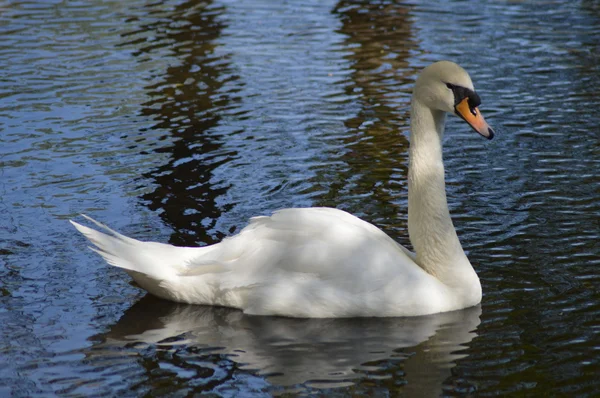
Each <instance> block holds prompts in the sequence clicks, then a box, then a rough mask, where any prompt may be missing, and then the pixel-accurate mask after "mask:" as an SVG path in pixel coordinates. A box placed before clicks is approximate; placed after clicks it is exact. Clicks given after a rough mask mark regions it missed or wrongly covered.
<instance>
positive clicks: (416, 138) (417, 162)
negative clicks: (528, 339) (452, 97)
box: [408, 98, 472, 284]
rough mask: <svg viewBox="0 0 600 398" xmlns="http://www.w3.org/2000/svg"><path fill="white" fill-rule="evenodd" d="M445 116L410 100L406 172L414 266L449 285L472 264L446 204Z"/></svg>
mask: <svg viewBox="0 0 600 398" xmlns="http://www.w3.org/2000/svg"><path fill="white" fill-rule="evenodd" d="M445 120H446V114H445V113H444V112H442V111H435V110H432V109H430V108H429V107H427V106H425V105H424V104H422V103H420V102H419V101H418V100H415V99H414V98H413V101H412V104H411V132H410V152H409V168H408V234H409V237H410V241H411V243H412V245H413V247H414V249H415V252H416V255H417V257H416V262H417V263H418V264H419V266H421V267H422V268H423V269H425V271H427V272H428V273H430V274H432V275H434V276H436V277H438V278H439V279H440V280H441V281H442V282H445V283H450V284H452V283H453V282H454V281H455V279H456V276H457V275H456V274H457V267H458V268H460V267H461V266H462V265H461V264H464V266H466V265H468V267H469V268H470V269H471V271H472V267H471V264H470V263H469V260H468V259H467V257H466V256H465V254H464V251H463V249H462V246H461V245H460V242H459V240H458V236H457V235H456V230H455V229H454V225H453V224H452V219H451V218H450V212H449V210H448V202H447V200H446V184H445V181H444V162H443V159H442V137H443V134H444V123H445Z"/></svg>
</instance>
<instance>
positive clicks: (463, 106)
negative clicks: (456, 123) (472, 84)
mask: <svg viewBox="0 0 600 398" xmlns="http://www.w3.org/2000/svg"><path fill="white" fill-rule="evenodd" d="M454 110H455V111H456V114H457V115H458V116H460V117H461V118H462V119H463V120H464V121H465V122H467V123H469V126H471V127H472V128H473V130H475V131H477V132H478V133H479V134H481V135H482V136H484V137H485V138H487V139H488V140H491V139H492V138H494V130H492V128H491V127H490V126H489V125H488V124H487V122H486V121H485V119H484V118H483V115H482V114H481V112H479V109H478V108H472V109H471V107H470V106H469V98H465V99H463V100H462V101H460V102H459V103H458V105H456V106H455V107H454Z"/></svg>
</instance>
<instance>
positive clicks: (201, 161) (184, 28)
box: [133, 0, 235, 246]
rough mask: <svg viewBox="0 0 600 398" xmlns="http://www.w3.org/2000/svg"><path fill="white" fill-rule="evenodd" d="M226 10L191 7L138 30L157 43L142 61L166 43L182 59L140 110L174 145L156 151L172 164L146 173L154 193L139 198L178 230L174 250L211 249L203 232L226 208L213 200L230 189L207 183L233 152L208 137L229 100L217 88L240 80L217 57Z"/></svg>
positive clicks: (151, 88) (175, 10)
mask: <svg viewBox="0 0 600 398" xmlns="http://www.w3.org/2000/svg"><path fill="white" fill-rule="evenodd" d="M223 12H224V8H222V7H220V8H218V7H214V6H212V5H211V3H210V2H204V1H196V0H193V1H187V2H184V3H181V4H179V5H178V6H176V7H174V8H173V10H172V12H170V13H169V15H168V16H166V17H164V18H160V19H156V20H154V21H153V22H152V23H151V24H148V25H142V26H141V28H140V31H151V32H152V33H153V34H154V35H155V40H153V42H152V43H151V44H150V45H148V46H146V47H142V48H141V50H140V51H139V54H138V56H142V55H146V54H152V56H153V57H154V56H158V55H157V54H154V50H155V49H156V48H157V45H156V44H154V43H163V45H165V46H167V45H168V46H169V48H170V51H171V53H170V54H169V56H171V57H174V58H176V59H177V60H178V61H179V62H178V63H177V65H175V66H171V67H169V68H168V69H167V70H166V72H165V73H164V75H163V76H162V77H161V81H160V82H159V83H156V84H153V85H150V86H148V87H146V89H147V90H148V94H149V96H150V97H152V100H151V101H149V102H147V103H145V104H143V106H144V108H143V110H142V114H143V115H147V116H150V117H152V118H154V120H156V121H157V124H156V125H155V126H154V127H153V128H155V129H159V130H168V131H170V136H169V140H172V142H171V143H170V144H168V145H165V146H163V147H161V148H159V149H156V152H158V153H169V154H170V160H169V161H168V162H167V163H165V164H163V165H161V166H159V167H157V168H155V169H154V170H151V171H150V172H148V173H145V174H144V178H145V179H146V180H148V179H149V180H153V181H154V182H155V183H156V189H155V190H154V191H153V192H150V193H147V194H144V195H143V196H142V199H144V200H145V201H147V203H148V207H149V208H150V209H151V210H159V209H161V210H162V212H161V213H160V216H161V218H162V219H163V220H164V221H165V222H166V223H168V224H170V225H173V227H174V229H175V230H176V231H178V232H177V233H176V234H174V235H173V236H172V237H171V239H170V243H172V244H175V245H188V246H195V245H196V244H197V242H206V243H213V242H212V241H213V238H212V237H211V236H209V235H207V234H206V232H205V231H206V230H208V229H210V227H211V226H212V225H213V224H214V222H215V220H217V219H218V218H219V216H220V215H221V212H222V211H223V210H225V209H223V208H220V207H219V206H217V204H216V203H215V198H216V197H218V196H219V195H222V194H223V193H224V192H225V191H226V190H227V187H222V186H220V187H215V186H213V185H211V182H210V180H211V177H212V171H213V170H214V169H215V168H216V167H218V166H219V165H220V164H221V163H222V162H224V161H226V160H223V159H226V158H227V157H229V156H233V155H235V154H233V153H229V154H225V153H223V152H220V153H219V149H220V148H221V146H222V143H221V140H220V137H218V136H216V135H215V134H212V135H211V134H208V131H209V130H210V129H211V128H213V127H214V126H216V125H217V124H218V123H219V120H220V116H219V112H217V111H215V109H216V108H218V107H224V106H226V105H227V104H228V103H229V101H230V98H229V97H228V96H227V95H225V94H223V93H221V90H220V89H221V87H222V86H223V84H225V83H226V82H227V80H229V79H234V78H235V77H234V76H231V75H229V76H225V78H224V77H223V76H224V74H227V70H228V64H227V61H226V60H223V59H220V58H217V57H215V56H214V55H213V53H214V48H215V40H216V39H217V38H218V37H219V36H220V35H221V32H222V30H223V29H224V25H223V23H222V22H221V21H220V20H219V18H218V17H219V15H221V14H222V13H223ZM133 33H135V32H133ZM203 221H204V222H205V224H204V225H203V224H202V222H203Z"/></svg>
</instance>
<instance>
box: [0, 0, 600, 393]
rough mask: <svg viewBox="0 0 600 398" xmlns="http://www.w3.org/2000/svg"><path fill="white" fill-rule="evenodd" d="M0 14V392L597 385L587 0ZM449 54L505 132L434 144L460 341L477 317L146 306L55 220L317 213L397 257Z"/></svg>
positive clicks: (597, 32) (220, 225)
mask: <svg viewBox="0 0 600 398" xmlns="http://www.w3.org/2000/svg"><path fill="white" fill-rule="evenodd" d="M0 8H1V9H2V12H0V33H1V34H2V40H1V41H0V62H2V66H3V67H2V73H3V74H2V78H0V214H1V216H0V323H1V324H2V326H3V329H2V330H3V333H2V334H0V358H1V359H2V360H0V395H1V396H4V395H9V394H13V395H15V396H32V395H45V396H47V395H53V394H54V395H56V394H59V395H77V394H81V395H94V394H95V395H110V394H114V393H115V392H118V393H120V395H140V394H142V393H144V392H149V390H150V389H152V391H153V392H154V393H155V394H156V395H161V394H162V395H166V394H170V393H173V392H174V391H178V392H180V393H181V394H182V395H184V394H186V393H187V392H189V391H205V392H209V391H211V392H215V393H217V394H220V395H229V396H231V395H236V393H238V392H252V393H254V394H258V395H261V394H263V395H265V396H268V395H271V394H273V393H277V392H284V391H297V392H307V391H308V392H311V393H318V392H319V391H321V390H318V389H317V388H319V387H324V388H328V389H327V390H326V391H327V393H337V394H339V395H348V394H353V393H355V394H361V393H362V394H367V393H369V394H373V395H395V394H396V393H402V392H404V393H407V395H427V394H430V393H431V394H432V395H438V394H439V393H440V391H443V393H445V394H448V395H459V394H469V393H475V394H477V395H503V394H526V395H529V394H531V395H545V394H546V395H560V394H563V395H568V396H575V395H579V396H586V395H587V396H590V395H594V394H597V391H598V390H600V384H599V381H598V378H597V374H596V373H597V369H598V367H599V366H600V363H599V361H600V359H599V358H600V357H599V356H598V355H597V352H598V335H599V329H598V327H597V319H598V318H599V317H600V295H599V294H600V293H599V291H598V289H597V286H598V284H599V283H600V274H599V272H598V265H599V264H600V246H599V245H598V241H599V237H600V232H599V231H600V224H599V220H600V207H599V202H598V197H599V196H600V180H599V174H598V172H597V170H598V168H599V166H600V160H599V159H600V136H599V135H598V134H597V131H598V126H597V125H598V120H597V117H596V114H597V109H598V107H599V106H600V102H599V101H600V97H599V96H598V95H597V93H598V92H600V74H598V73H597V69H598V67H597V66H598V64H599V63H600V58H599V54H600V8H599V6H598V2H595V1H587V0H584V1H581V2H569V1H561V0H559V1H554V2H551V3H548V4H547V5H544V6H540V5H539V4H538V3H536V2H509V3H506V2H505V3H498V2H493V1H484V2H483V4H482V7H480V8H477V9H474V8H473V7H472V6H471V3H470V2H467V1H466V0H458V1H421V2H417V3H410V4H409V3H406V2H398V1H395V2H390V1H367V0H362V1H358V2H350V1H339V2H335V1H331V2H323V1H296V0H293V1H288V2H271V1H263V0H243V1H238V0H235V1H234V0H219V1H217V0H214V1H195V0H165V1H158V2H146V1H143V0H131V1H127V2H118V1H110V0H107V1H96V0H90V1H87V2H63V3H60V4H58V3H54V2H46V1H29V0H28V1H12V2H10V3H6V2H5V3H3V4H2V6H1V7H0ZM465 10H469V12H468V13H467V12H465ZM442 58H450V59H452V60H454V61H457V62H458V63H460V64H462V65H463V66H465V67H466V69H467V70H469V71H470V72H471V74H472V76H473V79H474V83H475V86H476V87H477V89H478V91H479V93H480V95H481V97H482V102H483V104H482V111H485V113H486V116H487V119H488V121H489V122H490V123H491V124H492V125H493V126H494V127H495V129H496V131H497V132H498V136H497V138H496V139H495V140H493V141H491V142H486V141H484V140H481V139H480V138H479V137H477V136H476V135H475V134H473V133H472V132H471V131H469V129H467V128H465V126H464V125H463V124H462V123H459V121H458V120H457V119H456V118H449V123H448V126H447V134H446V136H445V142H444V146H445V154H444V156H445V165H446V178H447V184H448V187H447V188H448V200H449V205H450V207H451V211H452V215H453V219H454V222H455V224H456V227H457V230H458V232H459V236H460V238H461V242H462V244H463V246H464V247H465V249H466V250H467V252H468V255H469V257H470V259H471V261H472V263H473V264H474V265H475V267H476V270H477V272H478V274H479V275H480V277H481V279H482V284H483V290H484V299H483V303H482V309H481V316H480V318H481V323H480V324H479V326H477V332H476V333H477V338H475V339H472V338H473V336H474V333H473V332H472V331H473V330H474V329H475V327H476V325H477V324H478V323H479V313H478V312H477V313H476V314H470V315H468V314H467V315H465V314H463V315H462V316H463V317H464V318H463V319H462V320H460V319H454V320H452V319H446V316H448V317H454V316H457V317H458V316H459V315H458V314H446V315H444V316H436V317H431V318H423V319H420V320H418V319H416V320H402V319H387V320H352V321H351V320H345V321H299V320H286V319H263V318H251V317H244V316H242V315H241V314H239V313H238V312H236V311H230V310H223V309H206V308H195V307H180V306H174V305H171V304H168V303H162V302H156V301H153V300H152V299H147V298H146V299H143V300H142V301H141V302H140V303H138V304H135V303H137V302H138V301H139V299H140V297H142V296H143V294H144V293H143V292H141V291H140V290H139V289H137V288H136V287H134V286H131V285H130V284H129V283H128V282H129V279H128V278H127V277H126V276H125V275H124V274H123V273H122V272H121V271H120V270H117V269H113V268H110V267H108V266H106V265H105V264H104V263H103V262H102V261H101V260H100V259H98V258H97V257H96V256H94V255H93V254H91V253H89V252H88V251H87V250H86V248H85V245H86V242H85V241H84V240H83V239H81V238H80V237H79V236H77V235H75V233H74V231H73V230H72V229H71V228H70V226H69V224H68V223H67V222H66V219H68V218H72V217H75V216H76V215H77V214H78V213H88V214H90V215H91V216H94V217H95V218H97V219H99V220H102V221H104V222H106V223H108V224H109V225H111V226H113V227H114V228H116V229H118V230H120V231H123V232H124V233H126V234H128V235H132V236H135V237H138V238H142V239H145V240H158V241H163V242H164V241H170V242H171V243H175V244H186V245H203V244H209V243H213V242H215V241H217V240H219V239H221V238H222V237H223V236H226V235H229V234H231V233H233V232H235V231H236V230H238V229H239V228H241V227H243V226H244V225H245V223H246V220H247V219H248V218H249V217H251V216H254V215H258V214H266V213H269V212H270V211H272V210H274V209H278V208H283V207H299V206H310V205H327V206H333V207H339V208H343V209H345V210H348V211H350V212H352V213H355V214H357V215H359V216H361V217H363V218H365V219H366V220H369V221H371V222H374V223H375V224H377V225H378V226H381V227H382V228H383V229H384V230H385V231H386V232H388V233H389V234H390V235H391V236H392V237H393V238H394V239H396V240H398V241H399V242H400V243H403V244H408V239H407V235H406V233H405V230H406V214H407V212H406V199H405V198H406V166H407V149H408V141H407V131H408V123H409V121H408V119H407V118H408V108H409V107H408V104H409V97H410V90H411V87H412V83H413V81H414V79H415V77H416V73H417V71H418V70H419V69H420V68H422V67H423V66H425V65H426V64H428V63H430V62H431V61H434V60H438V59H442ZM475 311H477V310H475ZM119 318H121V319H119ZM182 318H183V319H182ZM471 323H472V325H473V326H469V327H467V325H470V324H471ZM150 324H151V325H150ZM323 330H325V331H323ZM471 339H472V340H471ZM217 346H220V347H219V349H218V350H215V348H216V347H217ZM236 350H237V351H236ZM454 350H456V351H454ZM334 359H337V360H334ZM438 360H439V361H438ZM289 383H292V384H291V385H288V384H289ZM297 383H300V384H297ZM332 386H337V388H332Z"/></svg>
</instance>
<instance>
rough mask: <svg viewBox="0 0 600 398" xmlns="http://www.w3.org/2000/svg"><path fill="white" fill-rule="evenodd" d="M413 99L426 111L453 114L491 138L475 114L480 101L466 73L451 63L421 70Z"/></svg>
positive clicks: (492, 134)
mask: <svg viewBox="0 0 600 398" xmlns="http://www.w3.org/2000/svg"><path fill="white" fill-rule="evenodd" d="M413 97H415V99H416V100H418V101H420V102H421V103H423V104H424V105H426V106H427V107H429V108H430V109H433V110H438V111H442V112H448V113H453V114H455V115H457V116H458V117H460V118H461V119H463V120H464V121H465V122H467V123H468V124H469V126H471V127H472V128H473V130H475V131H477V132H478V133H479V134H481V135H482V136H484V137H485V138H487V139H490V140H491V139H492V138H494V130H492V128H491V127H490V126H489V125H488V124H487V122H486V121H485V119H484V118H483V115H482V114H481V112H480V111H479V108H478V107H479V105H480V103H481V99H480V98H479V95H478V94H477V93H476V92H475V87H473V82H472V81H471V78H470V77H469V74H468V73H467V72H466V71H465V70H464V69H463V68H461V67H460V66H458V65H457V64H455V63H454V62H450V61H439V62H436V63H434V64H431V65H429V66H428V67H427V68H425V69H423V71H422V72H421V74H420V75H419V78H418V79H417V82H416V83H415V89H414V93H413Z"/></svg>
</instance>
